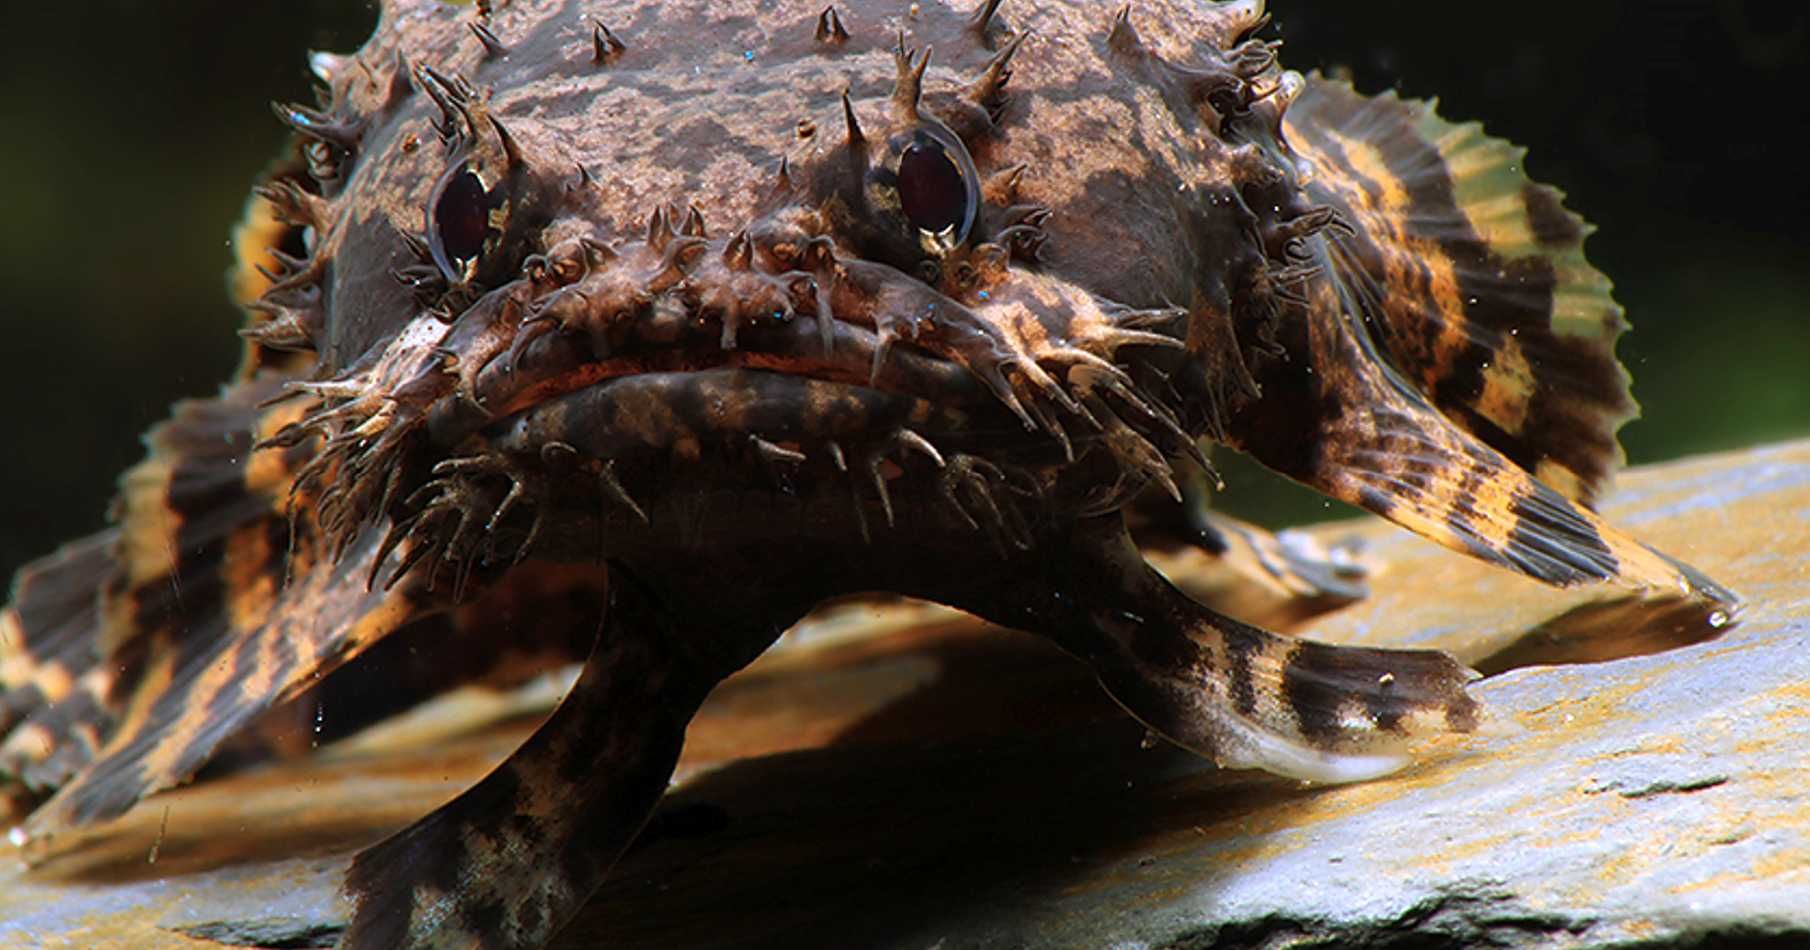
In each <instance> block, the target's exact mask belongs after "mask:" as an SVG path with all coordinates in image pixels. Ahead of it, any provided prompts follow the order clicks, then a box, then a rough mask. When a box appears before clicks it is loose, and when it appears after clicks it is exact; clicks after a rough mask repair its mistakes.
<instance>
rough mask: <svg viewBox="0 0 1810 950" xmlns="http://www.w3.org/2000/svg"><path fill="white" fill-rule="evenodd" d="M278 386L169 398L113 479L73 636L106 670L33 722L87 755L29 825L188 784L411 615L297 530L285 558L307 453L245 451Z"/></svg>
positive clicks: (71, 820) (99, 811) (278, 419)
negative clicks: (327, 560) (230, 746)
mask: <svg viewBox="0 0 1810 950" xmlns="http://www.w3.org/2000/svg"><path fill="white" fill-rule="evenodd" d="M282 381H283V380H282V378H281V377H280V376H278V375H277V374H268V373H267V374H260V375H259V376H257V377H255V378H254V379H252V380H250V381H248V382H245V383H241V384H238V385H235V386H233V387H231V388H229V389H227V390H226V391H225V392H223V393H222V394H221V395H220V396H219V397H218V398H215V399H211V400H195V401H190V402H185V403H182V404H179V405H178V406H177V407H176V409H175V411H174V413H173V416H172V418H171V419H170V420H168V421H166V422H165V423H163V424H161V425H160V426H158V427H157V428H156V429H154V430H153V431H152V433H151V436H150V438H149V440H148V441H149V445H150V453H149V455H148V456H147V458H146V459H145V460H144V461H143V462H141V463H139V464H138V465H137V466H135V467H134V468H133V469H132V470H131V471H130V472H129V473H128V474H127V476H126V478H125V479H124V483H123V486H122V491H121V495H120V498H119V501H118V503H117V505H116V509H115V515H116V517H117V518H118V521H119V527H118V529H117V542H116V543H115V544H114V545H113V546H112V552H113V558H114V559H115V560H116V562H117V566H116V568H115V569H113V570H112V571H109V572H106V573H105V574H104V575H103V576H104V577H105V581H104V589H103V590H101V591H100V595H99V598H100V599H99V601H98V606H97V608H96V609H95V612H94V618H95V620H96V621H97V622H96V623H93V624H89V625H87V626H85V627H84V628H83V629H84V631H85V632H83V633H82V634H81V636H82V637H83V638H84V639H86V641H87V642H86V643H85V645H84V647H83V649H85V650H86V651H87V652H88V654H89V655H90V656H91V657H93V658H95V663H94V669H95V670H98V671H104V676H103V677H101V678H100V679H99V680H94V681H92V682H91V680H92V678H87V679H82V680H80V681H79V682H80V683H81V684H82V685H84V686H88V687H91V688H78V689H74V690H71V691H70V692H69V693H68V695H67V696H65V697H64V698H63V699H61V700H60V701H55V702H48V703H47V704H46V706H45V708H44V709H43V710H41V711H40V713H38V714H36V715H37V716H38V717H39V718H40V719H41V720H43V721H48V722H52V723H55V724H56V726H57V728H59V729H60V730H61V731H62V734H63V735H64V736H85V737H90V738H91V739H92V742H91V745H92V746H93V747H96V748H95V749H94V751H93V755H92V759H93V761H92V762H86V763H85V762H83V761H77V762H65V763H63V766H64V767H63V768H61V771H62V772H63V773H64V774H50V775H42V776H40V777H42V778H46V779H50V780H54V781H49V782H47V784H55V781H61V780H63V779H65V778H67V779H68V783H67V784H65V785H63V787H62V788H61V789H60V790H59V791H58V792H57V793H56V795H55V796H54V797H53V798H52V799H51V800H50V801H49V802H47V803H46V804H45V805H44V806H43V807H42V808H41V809H39V811H38V812H37V813H36V814H35V815H34V816H33V817H32V819H31V821H30V823H29V824H28V831H29V832H30V833H32V834H33V835H41V834H44V833H46V832H49V831H52V830H54V829H56V828H58V827H60V826H63V825H67V824H78V823H84V822H88V821H94V820H99V819H102V818H106V817H110V816H112V815H115V814H118V813H119V812H121V811H123V810H125V809H126V808H127V807H129V806H131V805H132V804H133V803H134V802H135V801H137V800H138V799H139V798H140V797H142V796H144V795H146V794H149V793H150V792H153V791H156V790H158V789H161V788H166V787H169V786H170V785H173V784H175V783H177V782H180V781H182V780H184V779H186V778H188V777H189V776H190V775H192V774H193V772H194V771H195V769H196V768H198V767H199V766H200V765H201V764H203V763H204V762H205V761H206V760H207V758H208V756H209V755H210V754H211V752H212V751H213V749H214V747H215V746H216V745H217V744H218V743H219V741H220V740H221V739H222V738H224V737H225V736H226V735H228V734H230V733H232V732H234V731H236V730H237V729H238V728H239V727H240V726H242V725H244V723H245V722H246V721H247V720H248V719H250V718H251V717H253V716H255V715H256V714H257V713H259V712H261V711H263V710H264V709H265V708H267V707H269V706H270V705H271V704H273V703H275V702H278V701H280V700H281V699H282V698H283V697H284V695H285V694H286V693H289V692H293V691H298V690H299V688H300V684H302V683H303V682H304V681H306V680H309V679H310V678H311V675H312V674H315V673H317V672H321V671H324V670H326V669H329V668H331V667H332V666H333V665H334V664H336V663H338V662H340V661H342V660H343V659H344V658H345V657H346V656H349V655H350V654H351V653H353V652H355V651H356V649H357V648H359V647H360V646H362V645H364V644H366V643H369V642H373V641H375V640H376V639H377V638H378V637H379V636H381V635H382V634H383V633H386V632H388V631H389V630H391V629H394V628H395V627H397V626H399V625H401V623H402V622H404V621H405V620H406V619H407V618H408V617H409V616H412V615H414V614H416V613H419V612H420V611H418V610H417V609H416V608H415V607H414V605H413V604H412V603H409V602H407V597H408V594H407V592H406V591H404V590H400V589H399V590H398V591H395V592H391V593H390V594H389V595H387V596H386V595H384V594H371V595H364V594H363V590H364V578H365V576H366V573H361V571H362V572H368V571H369V567H370V565H369V564H368V563H365V564H363V565H360V564H358V563H355V562H356V561H357V560H358V558H357V557H350V558H347V559H346V560H345V561H342V562H341V563H339V564H334V565H322V564H321V563H320V562H319V561H318V560H316V559H315V558H314V556H313V547H314V546H313V545H311V544H310V543H309V535H308V534H307V532H306V530H305V529H304V531H303V532H302V534H301V535H299V536H298V537H297V538H296V539H295V540H296V542H297V543H296V546H295V548H294V554H295V555H296V556H295V557H294V558H293V559H292V558H291V557H290V555H291V552H292V548H291V526H290V519H289V517H288V515H287V513H286V512H285V511H284V510H283V509H284V506H285V505H286V504H287V502H288V499H289V486H290V483H291V481H292V480H293V472H294V470H295V469H296V468H297V467H299V464H300V462H301V461H302V458H301V457H300V454H299V453H301V452H303V451H305V450H299V449H298V450H292V451H291V452H287V453H286V452H283V451H267V452H258V453H253V452H252V450H251V447H252V445H253V444H255V443H256V442H257V441H258V440H259V439H260V438H262V437H264V436H266V435H268V434H269V432H268V431H266V430H269V429H270V428H271V427H274V426H279V425H281V424H282V422H283V421H284V419H283V416H284V414H285V413H286V412H288V411H291V410H286V409H284V408H282V407H281V406H279V407H278V408H276V409H270V408H267V407H262V404H263V403H264V402H265V401H266V400H267V399H269V398H270V397H271V396H273V395H275V394H277V393H278V392H280V391H281V384H282ZM294 411H299V410H294ZM370 546H371V547H374V546H375V545H374V542H373V544H372V545H370ZM29 591H30V587H27V588H26V592H27V593H29ZM34 602H35V601H34V600H33V599H30V598H27V599H24V600H22V602H21V606H22V607H26V608H28V609H29V608H30V607H31V606H32V604H33V603H34ZM9 616H10V615H9ZM28 642H30V638H28ZM38 680H39V681H40V682H41V681H42V680H43V677H41V676H40V677H38ZM72 747H73V746H72V745H71V744H70V743H69V742H60V743H59V744H58V748H72ZM81 758H82V759H83V760H86V759H87V758H88V756H87V755H84V756H82V757H81ZM69 771H74V775H73V776H69V775H67V773H68V772H69Z"/></svg>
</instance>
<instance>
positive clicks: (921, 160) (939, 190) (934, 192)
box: [899, 144, 968, 234]
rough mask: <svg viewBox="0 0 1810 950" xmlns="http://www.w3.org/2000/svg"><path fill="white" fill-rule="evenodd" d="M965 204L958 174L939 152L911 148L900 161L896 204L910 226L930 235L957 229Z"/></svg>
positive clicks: (964, 190) (932, 147)
mask: <svg viewBox="0 0 1810 950" xmlns="http://www.w3.org/2000/svg"><path fill="white" fill-rule="evenodd" d="M967 202H968V189H967V185H966V183H964V182H963V181H962V173H961V170H960V169H958V168H956V167H955V163H954V162H952V161H950V160H949V156H948V155H947V154H946V153H945V152H944V151H943V150H942V148H940V147H938V146H935V145H917V144H914V145H912V146H911V147H910V148H907V149H906V150H905V154H904V155H903V156H901V157H900V158H899V204H901V205H903V206H904V208H905V216H906V217H908V218H910V219H911V223H912V224H915V225H917V226H918V227H920V228H923V229H924V230H926V231H929V232H930V233H932V234H936V233H938V232H940V231H942V230H944V229H945V228H950V227H956V228H959V227H960V226H961V223H962V218H963V215H964V212H966V211H967V210H968V209H967V207H966V205H967Z"/></svg>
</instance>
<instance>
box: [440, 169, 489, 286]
mask: <svg viewBox="0 0 1810 950" xmlns="http://www.w3.org/2000/svg"><path fill="white" fill-rule="evenodd" d="M427 207H428V213H427V243H428V250H429V251H431V252H432V253H433V255H434V263H435V264H436V265H438V266H439V268H440V272H441V273H442V274H445V275H446V279H447V280H449V281H452V282H454V283H461V282H464V281H467V280H470V279H472V277H473V276H474V275H475V274H476V272H477V270H478V265H479V263H480V262H481V261H482V260H483V258H484V256H485V253H486V252H487V251H489V250H491V249H492V248H494V246H495V245H496V243H497V241H498V239H499V238H500V237H501V234H502V230H503V228H502V224H503V221H502V220H501V218H502V217H504V216H506V212H507V210H508V202H507V201H506V200H505V195H504V194H503V188H502V187H501V186H498V187H495V188H486V187H485V186H484V181H483V179H482V178H480V177H479V176H478V173H477V172H476V171H474V170H472V168H471V166H470V165H469V164H468V163H463V162H462V163H460V164H458V165H455V166H453V168H452V169H450V170H449V171H448V172H447V174H446V176H445V177H444V178H442V179H441V180H440V185H439V187H437V188H435V189H434V196H433V199H432V200H431V201H429V202H428V206H427Z"/></svg>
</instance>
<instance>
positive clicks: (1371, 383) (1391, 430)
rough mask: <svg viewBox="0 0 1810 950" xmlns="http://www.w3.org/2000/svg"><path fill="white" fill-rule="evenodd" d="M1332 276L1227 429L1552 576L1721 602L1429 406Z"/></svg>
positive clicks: (1372, 504) (1493, 557) (1436, 529)
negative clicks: (1363, 326)
mask: <svg viewBox="0 0 1810 950" xmlns="http://www.w3.org/2000/svg"><path fill="white" fill-rule="evenodd" d="M1346 290H1347V288H1346V285H1345V284H1344V282H1343V281H1341V280H1338V279H1336V278H1333V277H1328V276H1322V277H1321V278H1319V279H1316V280H1314V281H1312V282H1311V284H1310V285H1309V287H1308V288H1307V294H1306V297H1307V304H1306V308H1305V310H1304V311H1303V312H1302V313H1301V314H1300V318H1299V319H1289V320H1285V321H1284V323H1283V326H1282V329H1281V332H1280V333H1279V335H1278V343H1280V344H1281V345H1282V346H1283V348H1284V349H1285V350H1286V351H1287V353H1288V358H1287V359H1278V360H1273V361H1271V362H1270V363H1269V364H1267V365H1266V366H1264V367H1263V368H1262V370H1261V371H1260V374H1259V375H1260V379H1259V383H1260V384H1261V386H1262V396H1261V397H1260V398H1259V399H1257V400H1256V401H1255V402H1253V403H1252V404H1250V405H1249V406H1248V407H1246V408H1245V409H1244V410H1242V411H1241V412H1240V413H1239V414H1238V415H1237V416H1236V417H1234V419H1233V420H1232V425H1231V431H1230V432H1229V433H1228V435H1229V440H1230V442H1231V443H1232V444H1233V445H1234V446H1235V447H1236V448H1238V449H1240V450H1242V451H1244V452H1247V453H1249V454H1250V455H1251V456H1253V457H1255V458H1256V459H1257V460H1258V461H1260V462H1262V463H1264V464H1265V465H1268V466H1269V467H1271V468H1273V469H1276V470H1277V471H1279V472H1281V473H1283V474H1285V475H1288V476H1290V477H1291V478H1294V479H1296V480H1297V481H1300V482H1302V483H1303V484H1305V485H1307V486H1309V487H1311V488H1313V489H1315V490H1317V491H1320V492H1322V493H1324V494H1327V495H1330V496H1332V497H1334V498H1337V499H1340V500H1341V501H1345V502H1349V503H1351V504H1354V505H1357V506H1359V507H1361V508H1364V509H1367V510H1369V511H1371V512H1374V513H1376V514H1379V515H1382V516H1383V517H1385V518H1388V519H1389V520H1391V521H1394V522H1395V523H1396V524H1399V525H1401V526H1402V527H1405V528H1407V529H1408V530H1410V531H1413V532H1415V533H1416V534H1419V535H1422V536H1424V537H1426V538H1428V539H1430V540H1433V541H1436V542H1438V543H1440V544H1442V545H1445V546H1446V547H1449V548H1452V549H1453V550H1456V551H1460V552H1463V553H1467V554H1470V555H1472V556H1475V557H1477V558H1480V559H1482V560H1485V561H1488V562H1490V563H1493V564H1497V565H1499V566H1502V567H1506V568H1509V569H1511V570H1515V571H1519V572H1520V573H1522V574H1526V575H1527V576H1529V577H1533V578H1535V579H1537V580H1541V581H1545V582H1546V583H1549V584H1554V585H1558V586H1566V587H1568V586H1572V585H1577V584H1585V583H1591V582H1596V581H1606V582H1610V583H1614V584H1618V585H1622V586H1625V587H1629V588H1633V589H1636V590H1641V591H1652V592H1656V593H1658V594H1661V595H1665V594H1671V595H1676V596H1689V597H1695V598H1700V599H1704V600H1711V601H1717V602H1720V603H1724V604H1733V603H1734V602H1735V601H1736V599H1737V598H1736V597H1735V595H1734V594H1733V593H1731V592H1729V591H1728V590H1727V589H1725V588H1723V587H1721V586H1720V585H1718V584H1716V583H1715V582H1714V581H1711V580H1710V579H1709V578H1707V577H1705V576H1703V575H1702V574H1700V573H1698V572H1697V571H1696V570H1694V569H1692V568H1690V567H1689V566H1687V565H1685V564H1682V563H1680V562H1678V561H1676V560H1674V559H1672V558H1670V557H1667V556H1665V555H1663V554H1660V553H1658V552H1656V551H1654V550H1652V549H1651V548H1648V547H1647V546H1646V545H1644V544H1641V543H1640V542H1638V541H1635V540H1634V539H1632V538H1630V537H1628V536H1627V535H1625V534H1622V533H1621V532H1620V531H1617V530H1616V529H1614V528H1612V527H1610V526H1609V525H1608V524H1607V523H1605V522H1604V521H1603V520H1602V519H1601V518H1599V517H1597V516H1596V514H1595V513H1593V512H1592V511H1590V509H1588V508H1586V507H1585V506H1584V505H1582V504H1581V503H1578V502H1574V501H1573V500H1571V499H1569V498H1566V497H1565V496H1564V495H1563V494H1561V493H1560V492H1559V491H1557V490H1555V489H1554V488H1553V487H1551V486H1550V485H1547V484H1546V483H1545V482H1543V481H1540V480H1538V479H1536V478H1534V477H1533V476H1532V475H1531V474H1529V473H1528V472H1527V471H1525V470H1524V469H1522V468H1521V467H1519V466H1518V465H1516V464H1515V463H1513V462H1512V461H1510V460H1509V459H1507V458H1505V457H1504V456H1503V455H1502V453H1500V452H1498V451H1496V450H1495V449H1494V448H1491V447H1490V446H1489V445H1487V444H1485V443H1484V442H1483V441H1482V440H1481V439H1479V438H1478V437H1477V436H1475V435H1473V434H1472V433H1470V432H1468V431H1466V430H1465V429H1463V428H1461V427H1459V426H1458V425H1456V424H1454V423H1453V421H1452V420H1451V419H1449V418H1448V417H1447V416H1445V415H1443V414H1441V413H1440V412H1438V411H1437V410H1436V409H1434V408H1433V406H1432V404H1431V403H1430V402H1429V399H1428V397H1426V396H1424V395H1422V394H1421V393H1420V392H1419V391H1418V390H1417V389H1416V388H1415V387H1414V386H1412V385H1411V384H1409V383H1408V382H1406V381H1404V380H1403V379H1402V378H1401V375H1400V374H1398V373H1397V372H1396V371H1395V370H1394V369H1392V368H1391V367H1390V366H1389V365H1388V363H1387V362H1385V361H1384V360H1383V359H1382V357H1381V356H1380V354H1379V353H1378V352H1377V348H1376V346H1375V344H1374V343H1373V341H1372V340H1371V339H1370V337H1369V335H1368V334H1365V333H1364V332H1362V331H1361V330H1360V329H1358V328H1357V324H1358V323H1360V322H1361V316H1362V314H1363V313H1364V311H1363V310H1362V309H1361V308H1359V307H1356V306H1354V301H1352V300H1351V298H1350V296H1349V295H1348V294H1347V293H1346Z"/></svg>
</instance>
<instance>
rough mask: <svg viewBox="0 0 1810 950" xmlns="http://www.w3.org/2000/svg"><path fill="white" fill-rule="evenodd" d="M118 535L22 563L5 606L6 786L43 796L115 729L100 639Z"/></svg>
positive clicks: (2, 758) (1, 717)
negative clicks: (105, 704)
mask: <svg viewBox="0 0 1810 950" xmlns="http://www.w3.org/2000/svg"><path fill="white" fill-rule="evenodd" d="M115 540H116V535H115V533H114V532H112V531H103V532H101V533H99V534H96V535H93V536H91V537H88V538H84V539H82V540H80V541H77V542H74V543H72V544H69V545H66V546H64V547H63V548H62V549H61V550H58V551H57V552H56V553H55V554H52V555H50V556H48V557H45V558H43V559H41V560H38V561H35V562H33V563H31V564H28V565H26V566H25V567H24V568H22V569H21V570H20V571H19V575H18V578H17V579H16V580H15V581H14V584H13V592H12V604H11V606H9V607H7V608H6V609H5V610H4V611H0V784H4V783H6V782H9V781H16V782H21V783H23V784H24V785H25V787H26V789H27V790H29V791H30V792H32V793H34V794H41V793H43V792H45V791H47V790H49V789H51V788H54V787H55V786H57V785H59V784H61V783H62V782H63V781H65V780H67V779H68V777H69V775H71V774H73V772H74V771H75V770H76V769H78V768H80V767H81V766H83V765H86V764H87V763H88V760H89V759H90V758H91V757H92V756H93V754H94V751H95V748H96V747H97V746H98V743H99V737H100V735H101V733H102V732H104V731H105V730H106V728H107V727H108V726H109V725H110V721H109V720H108V718H107V717H106V715H105V712H104V710H103V709H102V708H101V705H100V700H101V698H102V695H103V694H104V692H105V685H106V680H107V677H106V675H105V670H104V667H100V664H99V659H100V656H99V653H98V652H97V649H96V647H97V644H98V642H99V637H98V634H99V630H100V623H101V615H100V596H101V589H102V588H103V587H105V586H106V584H107V581H108V578H109V577H110V576H112V575H113V573H114V571H115V565H114V562H113V553H112V552H113V546H114V542H115Z"/></svg>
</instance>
